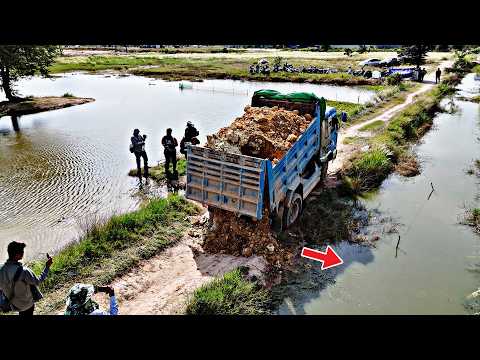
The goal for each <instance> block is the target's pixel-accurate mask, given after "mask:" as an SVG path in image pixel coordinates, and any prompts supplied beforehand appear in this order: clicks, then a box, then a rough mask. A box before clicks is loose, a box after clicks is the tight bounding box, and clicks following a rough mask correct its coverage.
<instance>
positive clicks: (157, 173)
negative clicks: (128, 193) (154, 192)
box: [128, 157, 187, 182]
mask: <svg viewBox="0 0 480 360" xmlns="http://www.w3.org/2000/svg"><path fill="white" fill-rule="evenodd" d="M142 171H143V170H142ZM177 171H178V176H185V175H186V174H187V160H185V158H184V157H182V158H178V159H177ZM148 174H149V175H150V178H152V179H153V180H155V181H158V182H162V181H165V180H166V176H165V165H164V164H163V163H161V164H160V165H157V166H152V167H149V168H148ZM128 175H129V176H137V169H136V168H135V169H131V170H130V171H129V172H128Z"/></svg>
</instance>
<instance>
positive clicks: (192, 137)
mask: <svg viewBox="0 0 480 360" xmlns="http://www.w3.org/2000/svg"><path fill="white" fill-rule="evenodd" d="M199 134H200V133H199V132H198V130H197V129H196V128H195V126H194V125H193V124H192V122H191V121H188V122H187V127H186V128H185V135H184V136H183V138H182V141H180V152H181V153H182V154H184V155H185V159H187V150H186V147H185V144H186V143H190V144H192V145H198V144H200V141H198V139H197V136H198V135H199Z"/></svg>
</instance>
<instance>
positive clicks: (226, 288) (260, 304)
mask: <svg viewBox="0 0 480 360" xmlns="http://www.w3.org/2000/svg"><path fill="white" fill-rule="evenodd" d="M270 313H271V310H270V297H269V294H268V291H267V290H265V289H263V288H262V287H261V286H260V285H259V284H256V283H254V282H251V281H249V280H247V279H245V270H244V269H243V268H238V269H235V270H232V271H230V272H228V273H226V274H225V275H223V276H222V277H219V278H216V279H214V280H212V281H211V282H209V283H207V284H205V285H203V286H202V287H200V288H198V289H197V290H196V291H195V292H194V294H193V296H192V297H191V299H189V301H188V304H187V308H186V314H187V315H266V314H270Z"/></svg>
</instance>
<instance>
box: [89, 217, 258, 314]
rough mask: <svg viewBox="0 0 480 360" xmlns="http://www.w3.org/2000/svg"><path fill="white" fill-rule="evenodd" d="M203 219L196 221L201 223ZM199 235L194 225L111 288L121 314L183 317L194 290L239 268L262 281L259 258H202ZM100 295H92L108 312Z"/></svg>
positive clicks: (218, 256) (105, 300) (106, 305)
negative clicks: (216, 277) (165, 248)
mask: <svg viewBox="0 0 480 360" xmlns="http://www.w3.org/2000/svg"><path fill="white" fill-rule="evenodd" d="M207 214H208V213H207ZM205 216H206V214H204V215H203V218H202V219H198V221H200V222H204V221H205ZM201 231H202V230H201V228H200V227H199V226H195V225H194V227H193V229H192V230H190V232H189V233H188V234H187V235H186V236H185V237H184V238H183V239H182V240H181V241H180V242H179V243H178V244H177V245H175V246H173V247H171V248H168V249H167V250H165V251H163V252H162V253H161V254H159V255H157V256H155V257H153V258H151V259H149V260H145V261H143V262H142V263H141V264H140V265H139V266H138V267H136V268H135V269H133V270H132V271H130V272H129V273H128V274H126V275H124V276H122V277H120V278H118V279H116V280H115V281H114V282H113V283H112V284H111V285H112V286H113V287H114V288H115V292H116V295H117V298H118V302H119V309H120V314H122V315H168V314H170V315H172V314H183V313H184V309H185V304H186V301H187V300H188V296H190V295H191V294H192V293H193V292H194V290H195V289H196V288H198V287H200V286H201V285H203V284H205V283H206V282H208V281H210V280H212V279H213V278H214V277H215V276H219V275H223V274H224V273H226V272H228V271H230V270H233V269H235V268H237V267H239V266H247V267H249V268H250V274H251V275H255V276H256V277H257V278H259V279H261V278H262V274H263V272H264V271H265V269H266V265H267V263H266V262H265V260H264V259H263V258H262V257H258V256H252V257H249V258H245V257H235V256H230V255H222V254H215V255H211V254H205V253H203V252H202V250H201V247H200V235H201ZM102 295H103V294H98V295H95V299H96V300H97V301H98V303H99V304H100V306H101V307H102V308H103V309H108V304H107V299H106V298H105V296H102Z"/></svg>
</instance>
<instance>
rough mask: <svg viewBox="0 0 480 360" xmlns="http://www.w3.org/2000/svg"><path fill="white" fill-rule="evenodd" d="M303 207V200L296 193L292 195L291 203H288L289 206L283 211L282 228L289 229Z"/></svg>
mask: <svg viewBox="0 0 480 360" xmlns="http://www.w3.org/2000/svg"><path fill="white" fill-rule="evenodd" d="M302 206H303V199H302V196H301V195H300V194H299V193H298V192H296V193H295V194H293V197H292V201H291V202H290V206H289V207H288V208H286V209H285V210H286V211H284V218H283V226H284V229H287V228H289V227H290V226H292V225H293V224H294V223H295V222H296V221H297V220H298V218H299V217H300V213H301V212H302Z"/></svg>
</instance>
